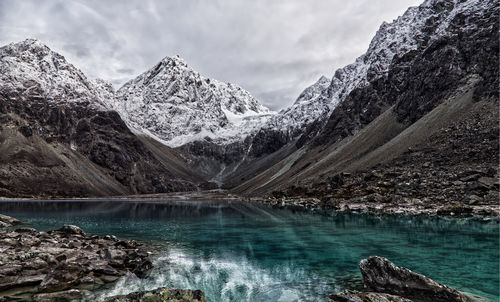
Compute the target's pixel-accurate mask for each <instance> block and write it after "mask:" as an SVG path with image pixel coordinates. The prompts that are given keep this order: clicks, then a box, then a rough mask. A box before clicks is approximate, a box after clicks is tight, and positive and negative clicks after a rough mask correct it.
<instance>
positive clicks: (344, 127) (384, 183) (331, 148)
mask: <svg viewBox="0 0 500 302" xmlns="http://www.w3.org/2000/svg"><path fill="white" fill-rule="evenodd" d="M498 18H499V6H498V3H496V2H495V1H476V0H469V1H452V0H428V1H425V2H424V3H423V4H422V5H421V6H419V7H416V8H410V9H409V10H408V11H407V12H406V13H405V14H404V15H403V17H401V18H399V19H398V20H397V21H396V22H395V23H396V24H397V23H398V22H401V21H403V20H405V19H408V22H407V23H405V24H411V27H406V28H405V27H404V26H403V25H401V24H400V25H399V26H398V27H397V28H396V29H397V30H396V29H394V30H391V31H389V32H388V33H394V34H395V35H394V36H393V37H392V38H391V39H388V41H396V42H397V41H400V40H401V37H403V38H404V37H406V39H408V36H407V35H405V34H406V33H408V34H410V35H412V37H414V38H415V40H414V41H415V43H410V44H409V45H411V47H407V48H404V49H403V50H401V49H400V50H398V51H396V52H395V55H394V57H393V59H392V61H390V62H389V65H387V66H388V69H386V70H385V69H384V68H379V67H380V66H386V65H384V64H387V62H385V61H384V58H386V57H384V56H381V57H379V58H378V59H376V60H375V61H373V62H374V64H371V65H370V66H372V67H371V69H370V68H368V71H369V70H372V71H371V72H367V73H366V77H363V78H362V79H361V80H360V81H359V82H358V83H363V82H365V81H366V82H365V84H363V85H362V86H358V87H356V88H354V89H353V90H351V91H350V93H348V94H347V95H345V97H344V99H343V100H342V101H340V102H339V104H338V105H337V106H336V107H335V108H334V109H333V111H332V113H331V115H329V117H328V119H327V120H326V121H325V123H324V126H322V127H317V128H315V129H311V128H310V129H308V132H306V134H305V136H306V137H308V138H310V140H306V141H305V143H304V144H303V145H299V146H298V148H299V149H298V150H297V151H295V152H292V153H291V154H290V155H288V156H286V157H284V158H283V159H282V160H281V161H279V162H277V163H276V164H275V165H273V166H271V167H270V168H268V169H266V170H265V171H263V172H260V173H257V174H256V175H254V176H253V177H251V179H250V180H248V181H245V182H244V183H242V184H241V185H239V186H237V187H236V188H234V189H233V191H234V192H236V193H243V194H254V195H262V194H270V195H273V196H279V197H293V196H312V197H325V196H329V197H328V198H326V199H325V200H326V201H325V202H327V203H331V205H332V206H333V207H335V205H336V204H338V203H339V202H344V201H346V202H348V203H349V204H356V203H359V202H365V201H372V202H377V203H378V204H384V203H385V204H387V203H392V204H404V205H407V204H408V203H413V202H415V203H419V206H422V207H425V206H431V204H436V203H438V204H439V203H448V202H462V201H464V200H465V201H466V202H469V201H470V202H471V203H478V202H479V203H481V202H482V203H487V204H496V203H497V202H498V187H499V186H498V158H499V157H498V155H499V148H498V146H499V143H498V133H499V128H498V121H499V117H498V76H499V75H498V63H499V61H498V53H499V48H498V43H497V42H498V40H499V37H498ZM391 26H392V25H387V24H385V25H382V27H381V31H382V32H381V31H379V32H378V33H377V36H376V37H375V39H374V41H376V40H377V39H378V38H377V37H378V36H384V37H386V38H388V37H389V36H390V35H383V34H382V33H384V32H385V29H387V28H390V27H391ZM401 26H403V28H401ZM415 26H416V27H415ZM410 29H411V30H412V31H411V32H410ZM403 40H404V39H403ZM374 45H376V43H375V44H374V42H373V41H372V44H371V45H370V49H372V48H373V46H374ZM369 52H370V51H369ZM386 52H387V51H385V52H384V53H386ZM362 57H363V58H366V55H365V56H362ZM378 60H381V62H382V63H381V64H382V65H380V64H379V63H378ZM357 62H358V61H357ZM384 62H385V63H384ZM355 65H356V63H355ZM356 66H358V65H356ZM374 66H379V67H377V68H375V67H374ZM336 93H337V92H336ZM469 176H471V177H469Z"/></svg>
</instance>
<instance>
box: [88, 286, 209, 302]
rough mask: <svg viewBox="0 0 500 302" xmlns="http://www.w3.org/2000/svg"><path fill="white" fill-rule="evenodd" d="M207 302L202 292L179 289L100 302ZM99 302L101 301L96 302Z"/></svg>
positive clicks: (112, 298)
mask: <svg viewBox="0 0 500 302" xmlns="http://www.w3.org/2000/svg"><path fill="white" fill-rule="evenodd" d="M135 301H159V302H160V301H161V302H180V301H185V302H206V301H207V299H206V298H205V294H204V293H203V292H202V291H201V290H184V289H179V288H158V289H156V290H153V291H147V292H135V293H131V294H128V295H126V296H114V297H110V298H106V299H104V300H100V302H135ZM96 302H99V301H96Z"/></svg>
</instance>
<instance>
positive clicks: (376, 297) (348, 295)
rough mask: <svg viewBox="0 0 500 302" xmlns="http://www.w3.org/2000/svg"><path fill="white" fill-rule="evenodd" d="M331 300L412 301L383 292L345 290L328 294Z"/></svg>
mask: <svg viewBox="0 0 500 302" xmlns="http://www.w3.org/2000/svg"><path fill="white" fill-rule="evenodd" d="M330 301H331V302H412V301H411V300H409V299H406V298H402V297H399V296H394V295H389V294H383V293H371V292H368V293H363V292H357V291H352V290H345V291H342V292H340V293H336V294H333V295H331V296H330Z"/></svg>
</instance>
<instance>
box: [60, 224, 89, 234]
mask: <svg viewBox="0 0 500 302" xmlns="http://www.w3.org/2000/svg"><path fill="white" fill-rule="evenodd" d="M58 231H59V232H63V233H66V234H78V235H85V233H84V232H83V230H82V229H81V228H80V227H77V226H76V225H63V226H62V228H60V229H59V230H58Z"/></svg>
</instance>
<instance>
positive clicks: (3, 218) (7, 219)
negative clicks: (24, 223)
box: [0, 214, 21, 228]
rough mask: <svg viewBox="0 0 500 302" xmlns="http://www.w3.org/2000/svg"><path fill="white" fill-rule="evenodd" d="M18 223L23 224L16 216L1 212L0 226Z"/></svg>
mask: <svg viewBox="0 0 500 302" xmlns="http://www.w3.org/2000/svg"><path fill="white" fill-rule="evenodd" d="M18 224H21V221H19V220H17V219H16V218H14V217H10V216H7V215H2V214H0V228H1V227H10V226H13V225H18Z"/></svg>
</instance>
